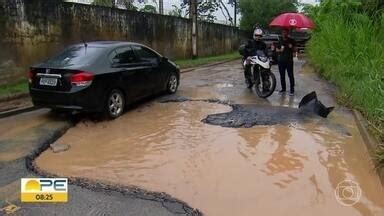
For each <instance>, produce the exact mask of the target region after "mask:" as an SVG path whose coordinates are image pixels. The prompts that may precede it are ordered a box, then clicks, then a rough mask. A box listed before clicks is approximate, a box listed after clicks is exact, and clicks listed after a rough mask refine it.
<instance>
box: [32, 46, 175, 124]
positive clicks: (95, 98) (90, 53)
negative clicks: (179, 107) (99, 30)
mask: <svg viewBox="0 0 384 216" xmlns="http://www.w3.org/2000/svg"><path fill="white" fill-rule="evenodd" d="M28 77H29V91H30V95H31V97H32V102H33V104H34V105H35V106H39V107H48V108H52V109H53V110H78V111H87V112H103V113H105V114H106V115H107V116H108V117H110V118H117V117H119V116H120V115H121V114H122V113H123V111H124V108H125V107H126V106H127V105H128V104H130V103H132V102H135V101H138V100H140V99H142V98H144V97H147V96H150V95H153V94H157V93H159V92H168V93H170V94H172V93H175V92H176V91H177V88H178V86H179V80H180V70H179V68H178V66H177V65H176V64H174V63H173V62H171V61H170V60H168V59H167V58H166V57H163V56H161V55H160V54H159V53H157V52H156V51H154V50H152V49H150V48H148V47H146V46H144V45H141V44H138V43H130V42H118V41H99V42H88V43H82V44H77V45H73V46H70V47H68V48H67V49H65V50H64V51H63V52H62V53H60V54H59V55H57V56H55V57H53V58H50V59H48V60H46V61H44V62H42V63H40V64H37V65H34V66H32V67H31V69H30V71H29V74H28Z"/></svg>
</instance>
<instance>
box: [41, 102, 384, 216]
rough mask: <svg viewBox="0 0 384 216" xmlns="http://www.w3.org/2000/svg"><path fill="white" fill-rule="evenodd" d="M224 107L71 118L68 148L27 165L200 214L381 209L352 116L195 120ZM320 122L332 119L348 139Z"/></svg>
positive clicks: (185, 106)
mask: <svg viewBox="0 0 384 216" xmlns="http://www.w3.org/2000/svg"><path fill="white" fill-rule="evenodd" d="M229 111H231V108H230V107H229V106H226V105H222V104H216V103H207V102H198V101H194V102H187V101H186V102H182V103H150V104H149V105H146V106H142V107H139V108H138V109H136V110H133V111H130V112H128V113H127V114H125V115H124V116H122V117H121V118H119V119H117V120H114V121H109V122H100V123H93V122H88V121H85V122H81V123H79V124H78V125H77V126H76V127H74V128H72V129H70V130H69V131H68V132H67V134H65V135H64V136H63V137H61V138H60V139H59V140H57V142H56V143H64V144H69V145H70V146H71V148H70V149H69V150H68V151H65V152H61V153H52V151H51V150H47V151H46V152H44V153H43V154H42V155H41V156H40V157H38V158H37V160H36V164H37V166H38V167H39V168H41V169H43V170H45V171H47V172H50V173H53V174H57V175H60V176H75V177H85V178H90V179H96V180H102V181H106V182H110V183H117V184H124V185H136V186H139V187H141V188H144V189H147V190H151V191H159V192H160V191H161V192H165V193H167V194H170V195H171V196H173V197H176V198H178V199H181V200H183V201H185V202H187V203H188V204H189V205H190V206H192V207H194V208H198V209H200V210H201V211H202V212H203V213H204V214H205V215H224V216H225V215H230V216H233V215H256V214H257V215H270V216H275V215H295V216H297V215H319V216H320V215H322V216H323V215H345V216H353V215H364V216H369V215H384V195H383V194H384V193H383V190H382V187H381V185H380V182H379V180H378V178H377V176H376V174H375V173H374V171H373V170H372V165H371V164H370V162H369V155H368V154H367V153H366V150H365V148H364V146H363V145H362V144H361V142H362V141H361V138H360V136H359V135H358V131H357V129H356V127H355V126H354V124H353V121H351V120H350V119H345V118H344V117H339V116H337V115H332V116H331V117H330V119H328V120H322V119H317V120H314V121H312V122H309V123H298V122H297V123H296V122H292V123H291V124H289V125H279V124H277V125H272V126H256V127H252V128H225V127H220V126H214V125H209V124H204V123H203V122H201V120H202V119H203V118H205V117H206V116H207V115H209V114H212V113H225V112H229ZM325 121H334V122H339V123H342V124H343V125H344V126H345V127H347V130H348V133H349V135H348V136H340V133H339V132H338V131H336V130H335V129H334V128H329V127H327V124H326V123H324V122H325ZM343 180H352V181H353V182H356V183H357V185H358V187H359V189H361V192H362V193H361V197H359V199H358V202H357V203H356V204H354V205H353V206H345V205H343V203H342V200H341V201H340V199H339V200H338V199H337V196H335V190H337V191H340V190H341V192H350V191H352V193H354V192H353V191H354V190H353V189H352V190H350V189H351V187H349V188H346V187H342V188H341V189H340V187H338V185H339V183H340V182H342V181H343ZM338 194H340V193H338ZM341 194H344V195H345V196H347V193H341ZM351 197H352V198H353V196H348V197H347V198H350V199H351Z"/></svg>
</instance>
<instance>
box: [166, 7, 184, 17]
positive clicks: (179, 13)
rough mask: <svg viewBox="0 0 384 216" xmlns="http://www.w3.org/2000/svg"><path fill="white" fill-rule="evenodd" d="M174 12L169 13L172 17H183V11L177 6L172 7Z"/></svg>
mask: <svg viewBox="0 0 384 216" xmlns="http://www.w3.org/2000/svg"><path fill="white" fill-rule="evenodd" d="M172 8H173V9H172V10H171V11H169V12H168V15H170V16H176V17H183V9H182V8H180V7H177V6H176V5H172Z"/></svg>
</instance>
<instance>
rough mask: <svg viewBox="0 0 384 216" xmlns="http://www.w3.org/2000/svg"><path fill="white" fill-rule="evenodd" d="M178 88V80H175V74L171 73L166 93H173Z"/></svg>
mask: <svg viewBox="0 0 384 216" xmlns="http://www.w3.org/2000/svg"><path fill="white" fill-rule="evenodd" d="M178 87H179V78H177V75H176V74H175V73H171V75H170V76H169V78H168V83H167V93H168V94H173V93H175V92H176V91H177V88H178Z"/></svg>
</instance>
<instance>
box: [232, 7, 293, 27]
mask: <svg viewBox="0 0 384 216" xmlns="http://www.w3.org/2000/svg"><path fill="white" fill-rule="evenodd" d="M297 6H298V1H297V0H267V1H266V0H239V8H240V12H241V20H240V29H242V30H246V31H250V30H253V28H254V26H255V24H256V23H257V24H259V25H260V26H262V27H267V26H268V24H269V23H270V22H271V21H272V19H273V18H274V17H275V16H277V15H279V14H280V13H282V12H292V11H297Z"/></svg>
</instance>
